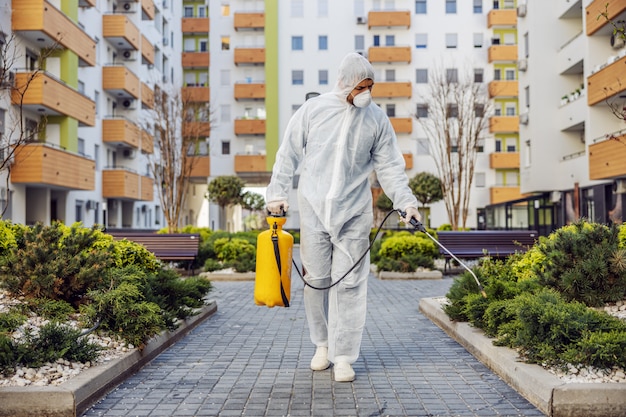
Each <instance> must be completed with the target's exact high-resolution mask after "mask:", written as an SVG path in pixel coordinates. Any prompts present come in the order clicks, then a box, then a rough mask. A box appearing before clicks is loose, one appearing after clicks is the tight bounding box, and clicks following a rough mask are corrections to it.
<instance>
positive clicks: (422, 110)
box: [415, 104, 428, 119]
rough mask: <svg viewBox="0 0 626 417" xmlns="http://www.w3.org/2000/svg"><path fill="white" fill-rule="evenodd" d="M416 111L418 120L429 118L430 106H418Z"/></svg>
mask: <svg viewBox="0 0 626 417" xmlns="http://www.w3.org/2000/svg"><path fill="white" fill-rule="evenodd" d="M416 110H417V111H416V113H415V115H416V117H417V118H418V119H419V118H422V117H428V104H418V105H417V109H416Z"/></svg>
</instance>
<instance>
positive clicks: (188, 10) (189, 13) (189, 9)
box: [183, 6, 193, 17]
mask: <svg viewBox="0 0 626 417" xmlns="http://www.w3.org/2000/svg"><path fill="white" fill-rule="evenodd" d="M183 16H184V17H193V7H191V6H185V8H184V10H183Z"/></svg>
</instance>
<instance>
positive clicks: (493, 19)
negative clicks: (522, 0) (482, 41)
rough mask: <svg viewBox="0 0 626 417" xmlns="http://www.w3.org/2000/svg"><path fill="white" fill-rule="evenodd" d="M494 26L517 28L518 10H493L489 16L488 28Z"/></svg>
mask: <svg viewBox="0 0 626 417" xmlns="http://www.w3.org/2000/svg"><path fill="white" fill-rule="evenodd" d="M494 26H506V27H514V26H517V10H516V9H492V10H491V11H489V13H488V14H487V27H488V28H492V27H494Z"/></svg>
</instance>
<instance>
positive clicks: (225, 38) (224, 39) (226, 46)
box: [222, 36, 230, 51]
mask: <svg viewBox="0 0 626 417" xmlns="http://www.w3.org/2000/svg"><path fill="white" fill-rule="evenodd" d="M229 49H230V36H222V51H228V50H229Z"/></svg>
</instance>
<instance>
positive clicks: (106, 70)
mask: <svg viewBox="0 0 626 417" xmlns="http://www.w3.org/2000/svg"><path fill="white" fill-rule="evenodd" d="M102 88H103V89H104V90H107V91H108V92H109V93H110V94H113V95H114V96H115V97H117V98H138V97H139V89H140V88H141V83H140V81H139V78H138V77H137V76H136V75H135V74H133V73H132V72H131V71H130V70H129V69H128V68H126V67H125V66H122V65H110V66H105V67H102Z"/></svg>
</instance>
